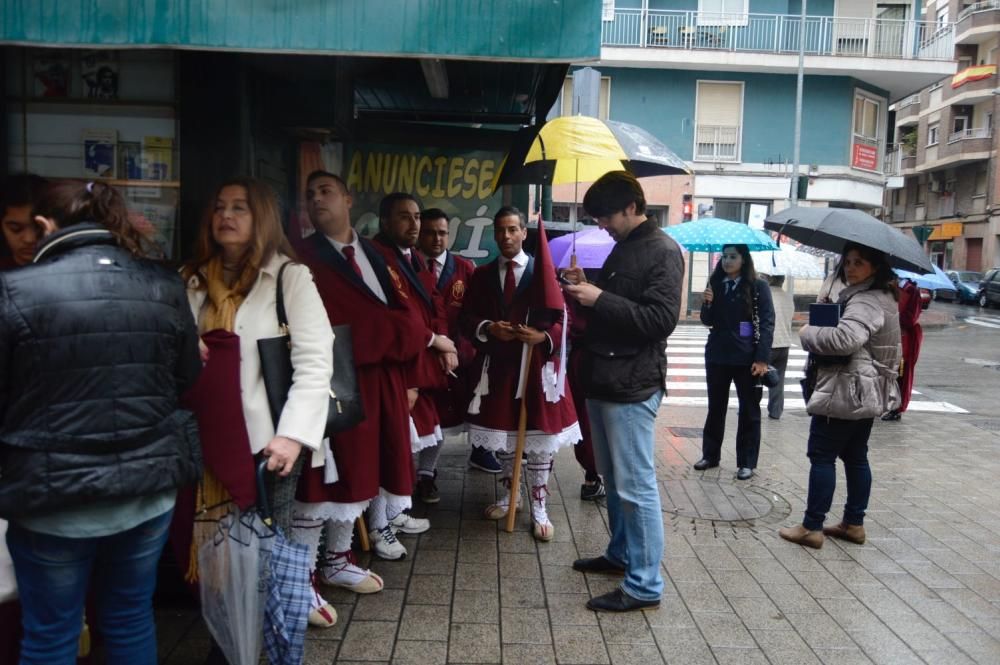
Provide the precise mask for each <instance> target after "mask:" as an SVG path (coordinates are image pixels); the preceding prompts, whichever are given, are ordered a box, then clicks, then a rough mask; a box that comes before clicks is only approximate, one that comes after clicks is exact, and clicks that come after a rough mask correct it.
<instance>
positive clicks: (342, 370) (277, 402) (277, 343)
mask: <svg viewBox="0 0 1000 665" xmlns="http://www.w3.org/2000/svg"><path fill="white" fill-rule="evenodd" d="M288 263H290V262H286V263H285V264H283V265H282V266H281V268H280V269H279V270H278V284H277V288H276V294H275V311H276V314H277V316H278V329H279V330H280V331H281V332H282V334H281V335H280V336H278V337H267V338H265V339H259V340H257V352H258V353H259V354H260V370H261V374H262V375H263V377H264V389H265V391H266V392H267V404H268V406H269V407H270V409H271V420H272V421H273V422H274V426H275V427H277V426H278V421H279V420H280V419H281V410H282V409H283V408H284V407H285V401H286V400H287V399H288V391H289V390H290V389H291V387H292V372H293V368H292V338H291V331H290V330H289V328H288V315H287V314H286V313H285V294H284V290H283V288H282V276H283V275H284V272H285V268H286V267H287V266H288ZM333 334H334V340H333V376H332V377H331V378H330V408H329V410H328V411H327V415H326V430H325V431H324V434H325V435H326V436H332V435H333V434H336V433H337V432H343V431H344V430H348V429H351V428H352V427H354V426H355V425H357V424H358V423H360V422H361V421H363V420H364V419H365V410H364V405H363V404H362V402H361V391H360V390H359V389H358V376H357V372H356V371H355V369H354V344H353V340H352V338H351V327H350V326H349V325H342V326H333Z"/></svg>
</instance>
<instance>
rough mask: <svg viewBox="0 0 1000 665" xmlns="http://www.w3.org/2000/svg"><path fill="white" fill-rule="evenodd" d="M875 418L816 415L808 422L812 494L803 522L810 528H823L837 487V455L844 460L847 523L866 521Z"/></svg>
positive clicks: (855, 523)
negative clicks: (870, 438) (869, 450)
mask: <svg viewBox="0 0 1000 665" xmlns="http://www.w3.org/2000/svg"><path fill="white" fill-rule="evenodd" d="M873 422H874V419H873V418H865V419H863V420H841V419H840V418H827V417H826V416H813V419H812V423H811V424H810V426H809V444H808V454H809V461H810V462H811V465H810V467H809V496H808V498H807V499H806V515H805V518H804V519H803V520H802V526H804V527H805V528H807V529H809V530H810V531H818V530H819V529H822V528H823V522H824V520H825V519H826V514H827V513H828V512H830V506H831V505H832V504H833V492H834V490H835V489H836V487H837V458H838V457H839V458H840V459H842V460H843V461H844V472H845V474H846V475H847V501H846V503H845V504H844V523H845V524H852V525H856V526H860V525H862V524H864V521H865V510H866V509H867V508H868V498H869V497H870V496H871V493H872V471H871V468H870V467H869V466H868V437H870V436H871V433H872V423H873Z"/></svg>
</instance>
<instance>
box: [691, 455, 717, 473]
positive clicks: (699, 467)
mask: <svg viewBox="0 0 1000 665" xmlns="http://www.w3.org/2000/svg"><path fill="white" fill-rule="evenodd" d="M717 466H719V463H718V462H709V461H708V460H707V459H705V458H704V457H703V458H701V459H700V460H698V461H697V462H695V463H694V470H695V471H704V470H705V469H714V468H715V467H717Z"/></svg>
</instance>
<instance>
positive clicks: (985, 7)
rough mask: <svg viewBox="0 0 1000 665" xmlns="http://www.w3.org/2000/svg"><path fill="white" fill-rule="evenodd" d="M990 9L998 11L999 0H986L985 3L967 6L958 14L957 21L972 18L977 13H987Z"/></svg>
mask: <svg viewBox="0 0 1000 665" xmlns="http://www.w3.org/2000/svg"><path fill="white" fill-rule="evenodd" d="M991 9H1000V0H986V1H985V2H977V3H975V4H972V5H969V6H968V7H966V8H965V9H963V10H962V11H960V12H958V19H957V21H961V20H962V19H963V18H965V17H966V16H972V15H973V14H976V13H978V12H988V11H990V10H991ZM957 21H956V22H957Z"/></svg>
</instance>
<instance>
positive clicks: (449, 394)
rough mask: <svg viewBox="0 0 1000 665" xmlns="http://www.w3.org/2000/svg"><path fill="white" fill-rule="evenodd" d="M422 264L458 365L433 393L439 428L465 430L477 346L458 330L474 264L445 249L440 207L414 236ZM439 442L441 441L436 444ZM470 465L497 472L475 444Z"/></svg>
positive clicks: (491, 459)
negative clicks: (441, 305)
mask: <svg viewBox="0 0 1000 665" xmlns="http://www.w3.org/2000/svg"><path fill="white" fill-rule="evenodd" d="M417 246H418V247H419V248H420V258H421V263H422V264H423V265H425V266H426V267H427V272H428V273H430V274H431V275H432V276H433V278H434V286H435V288H436V289H437V292H438V293H439V294H440V295H441V298H442V300H443V302H444V311H445V319H446V320H447V322H448V336H449V337H450V338H451V339H452V341H453V342H455V346H456V347H458V368H457V369H456V370H455V372H454V373H455V376H449V377H448V388H447V390H435V391H433V393H432V397H433V399H434V405H435V406H436V407H437V413H438V417H439V418H440V419H441V430H442V432H444V434H445V435H446V436H447V435H449V434H450V435H461V434H464V433H465V411H466V409H468V407H469V400H470V398H471V394H472V387H471V386H470V385H469V366H470V365H471V364H472V363H473V361H474V360H475V358H476V348H475V347H474V346H473V345H472V342H471V341H469V339H468V338H466V337H465V336H464V335H462V333H461V331H460V330H459V322H458V319H459V315H460V314H461V313H462V305H463V304H464V303H465V292H466V289H467V287H468V284H469V278H470V277H471V276H472V273H473V271H475V269H476V266H475V265H474V264H473V263H472V261H469V260H468V259H463V258H462V257H461V256H456V255H455V254H453V253H451V252H449V251H448V215H447V214H446V213H445V211H444V210H441V209H440V208H428V209H427V210H424V211H423V212H421V213H420V236H419V237H418V238H417ZM439 445H440V444H439ZM469 466H470V467H472V468H474V469H479V470H480V471H485V472H486V473H500V463H499V462H497V460H496V457H494V455H493V453H492V452H491V451H489V450H486V449H485V448H481V447H479V446H475V447H473V449H472V452H471V454H470V455H469Z"/></svg>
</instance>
